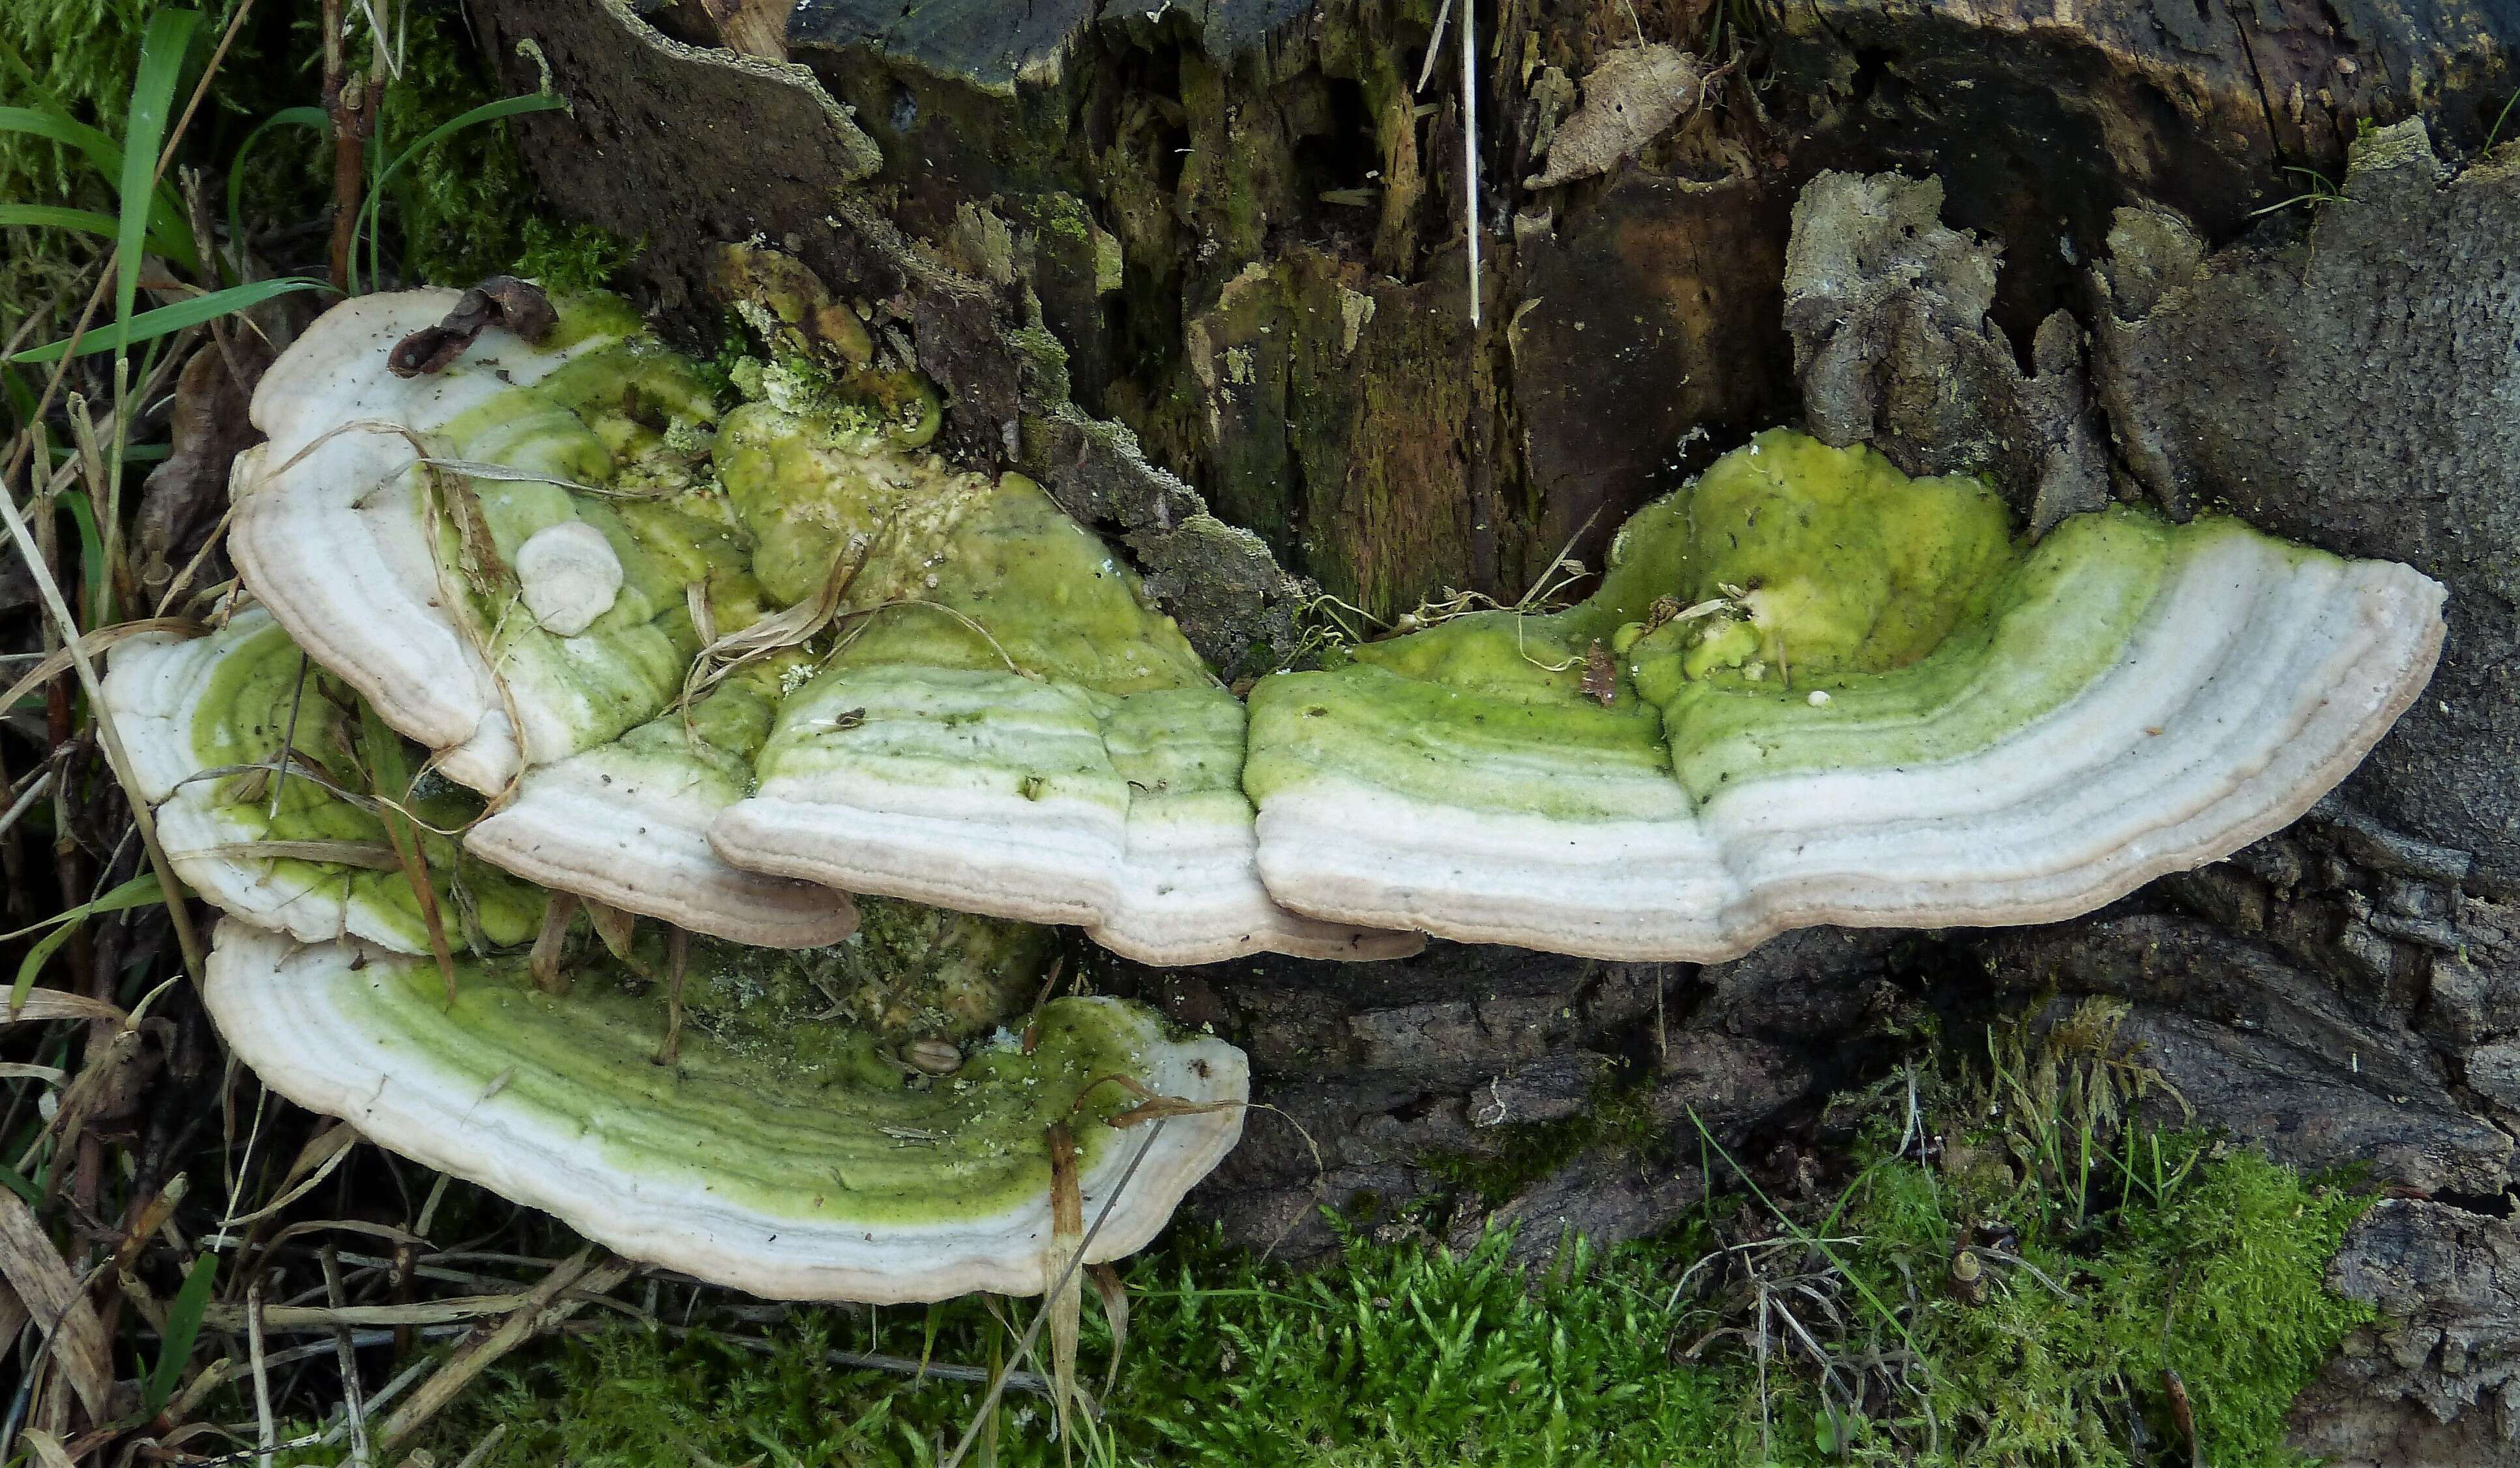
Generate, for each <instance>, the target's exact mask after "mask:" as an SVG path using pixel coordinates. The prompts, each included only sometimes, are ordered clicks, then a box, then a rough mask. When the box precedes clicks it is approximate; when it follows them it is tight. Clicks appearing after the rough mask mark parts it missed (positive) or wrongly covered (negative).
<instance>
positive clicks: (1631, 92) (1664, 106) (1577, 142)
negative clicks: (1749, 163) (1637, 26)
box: [1523, 43, 1706, 189]
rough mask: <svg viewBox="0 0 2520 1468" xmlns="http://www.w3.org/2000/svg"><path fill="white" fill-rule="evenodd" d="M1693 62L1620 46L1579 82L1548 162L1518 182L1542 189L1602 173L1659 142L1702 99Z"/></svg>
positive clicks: (1659, 50)
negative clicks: (1576, 101) (1580, 89)
mask: <svg viewBox="0 0 2520 1468" xmlns="http://www.w3.org/2000/svg"><path fill="white" fill-rule="evenodd" d="M1705 92H1706V76H1705V73H1704V72H1703V71H1701V70H1699V69H1698V66H1697V61H1696V58H1694V57H1692V56H1690V55H1689V54H1688V52H1686V51H1683V50H1681V49H1680V48H1679V47H1677V46H1666V45H1662V44H1660V43H1656V44H1652V45H1645V46H1622V47H1620V48H1619V49H1618V50H1616V51H1613V52H1611V53H1610V54H1609V56H1608V57H1606V58H1604V59H1603V60H1602V62H1601V64H1600V65H1599V66H1598V67H1594V68H1593V69H1592V70H1591V71H1590V72H1588V73H1586V75H1585V77H1584V105H1583V106H1582V107H1581V108H1579V109H1577V110H1576V112H1575V115H1573V116H1571V117H1569V118H1567V119H1566V120H1565V121H1564V122H1561V123H1559V124H1558V127H1557V135H1556V138H1555V139H1554V140H1553V142H1551V144H1550V145H1549V161H1548V162H1547V164H1546V165H1544V166H1543V167H1542V169H1541V171H1540V172H1538V173H1536V174H1533V175H1532V176H1531V177H1529V178H1527V179H1524V180H1523V187H1524V188H1527V189H1548V188H1553V187H1555V186H1556V185H1558V184H1564V183H1572V182H1574V181H1575V180H1576V179H1579V178H1591V177H1593V176H1594V175H1595V174H1598V173H1607V172H1609V171H1610V170H1611V169H1612V168H1614V167H1616V166H1618V164H1619V162H1620V161H1621V160H1622V159H1625V158H1630V157H1634V156H1636V155H1637V154H1638V153H1639V152H1640V151H1641V150H1643V147H1644V146H1645V145H1646V144H1647V143H1650V142H1652V141H1653V140H1654V139H1655V138H1657V137H1660V136H1661V135H1662V132H1663V130H1664V129H1665V128H1667V127H1669V126H1671V125H1672V123H1674V122H1676V121H1678V120H1679V119H1680V115H1681V113H1683V112H1686V111H1688V110H1689V109H1691V108H1693V107H1695V106H1697V104H1698V102H1699V101H1700V100H1701V99H1702V98H1703V97H1704V96H1705Z"/></svg>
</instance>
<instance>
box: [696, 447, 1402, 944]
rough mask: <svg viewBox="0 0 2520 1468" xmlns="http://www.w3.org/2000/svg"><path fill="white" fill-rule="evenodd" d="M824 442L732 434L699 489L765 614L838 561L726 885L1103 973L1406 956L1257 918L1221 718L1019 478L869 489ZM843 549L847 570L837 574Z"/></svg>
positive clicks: (1384, 937)
mask: <svg viewBox="0 0 2520 1468" xmlns="http://www.w3.org/2000/svg"><path fill="white" fill-rule="evenodd" d="M871 463H874V464H877V465H879V463H880V462H879V461H870V460H869V459H868V458H867V457H866V455H865V454H864V453H863V451H858V452H850V451H847V450H845V449H841V450H838V451H835V449H834V446H833V443H832V434H831V432H830V429H829V426H828V424H827V423H822V422H819V421H817V420H816V419H814V418H811V417H803V416H797V415H792V414H788V413H785V412H782V411H780V410H778V409H776V408H774V407H771V406H770V405H767V404H756V405H750V406H747V407H744V408H741V409H738V410H737V411H736V412H735V413H734V414H733V415H731V416H730V417H729V419H728V421H727V423H726V424H725V426H724V428H723V429H722V431H721V433H720V439H719V452H718V467H719V471H720V473H721V474H722V475H723V477H724V480H725V484H726V488H727V492H728V495H729V498H730V499H731V500H732V501H733V502H734V505H735V507H736V511H737V513H738V514H739V516H741V517H742V520H743V521H744V522H745V523H746V524H747V525H750V526H753V527H754V529H755V534H756V536H757V537H758V546H759V550H758V551H757V552H756V559H755V566H756V570H757V573H758V574H759V575H760V576H761V577H762V579H763V584H764V586H765V588H767V589H768V590H770V591H771V592H772V594H773V595H778V596H783V597H795V598H799V599H801V598H802V597H804V596H805V595H807V593H808V590H809V585H810V579H809V578H811V577H812V576H814V575H816V574H828V573H827V572H819V571H818V568H819V567H823V566H826V565H829V564H831V563H832V562H833V559H834V557H835V556H842V555H845V556H849V557H851V560H850V562H849V563H850V566H851V571H850V583H849V589H848V592H847V595H846V597H845V598H844V601H845V603H846V604H848V605H850V606H852V607H860V608H864V609H865V611H866V614H865V615H864V617H863V618H862V619H861V620H860V621H858V622H857V623H856V624H855V625H853V626H852V627H851V628H850V629H849V631H848V633H847V635H846V636H845V638H844V639H843V640H842V642H841V643H840V645H838V646H837V647H836V648H835V649H834V651H833V652H832V655H831V656H830V657H829V658H828V659H827V660H826V661H825V662H824V664H823V666H822V668H821V670H820V671H818V672H815V673H813V674H812V675H811V676H810V677H809V678H807V679H806V680H805V681H803V682H802V683H800V684H799V685H798V686H797V687H796V688H795V689H794V690H793V691H791V692H790V693H789V694H788V695H787V698H786V699H785V701H783V702H782V703H781V705H780V708H779V715H778V719H777V722H776V723H775V724H774V726H773V727H772V729H771V731H770V734H769V737H768V739H767V741H766V742H765V744H764V745H763V747H762V749H761V752H760V754H759V755H758V756H757V757H756V760H755V773H756V778H757V786H756V788H755V790H754V792H753V793H752V794H751V796H750V797H748V798H746V799H744V800H742V801H739V802H737V803H736V804H734V805H733V806H731V807H729V808H728V810H727V811H726V813H725V814H724V815H723V816H721V817H719V818H718V820H717V823H716V824H715V825H714V826H713V827H712V829H711V832H710V839H711V841H712V842H713V843H714V844H715V846H716V847H717V850H718V851H719V853H720V854H721V855H723V856H725V857H726V858H727V859H728V860H729V861H732V862H734V863H736V864H737V865H739V866H742V867H746V868H748V869H752V870H759V871H774V872H780V873H784V874H786V875H789V876H796V877H805V878H810V879H812V880H814V881H819V882H825V883H829V884H831V885H832V886H836V887H842V888H846V889H848V890H850V891H856V892H875V893H883V894H888V895H891V896H896V897H906V898H911V899H914V900H917V901H920V902H930V903H936V904H939V905H941V906H946V907H953V908H962V909H967V910H969V911H972V912H989V913H994V914H997V915H1000V916H1006V917H1016V918H1022V919H1024V920H1027V921H1033V922H1061V923H1075V924H1079V925H1081V926H1083V927H1085V928H1086V929H1087V930H1088V931H1089V932H1090V933H1091V934H1092V936H1093V937H1094V938H1095V940H1096V941H1097V942H1099V943H1101V944H1102V945H1103V946H1104V947H1106V948H1109V949H1111V950H1112V951H1113V952H1115V953H1119V954H1122V955H1124V956H1130V957H1134V958H1139V959H1141V960H1143V961H1147V962H1152V963H1197V962H1206V961H1210V960H1213V959H1218V958H1228V957H1233V956H1237V955H1239V954H1247V953H1251V952H1254V951H1259V950H1269V951H1274V952H1279V953H1287V954H1294V955H1297V956H1308V957H1325V958H1350V957H1355V958H1365V957H1385V956H1395V955H1398V954H1405V953H1411V952H1415V951H1416V949H1417V947H1418V943H1419V942H1420V941H1421V940H1420V939H1418V937H1417V935H1415V934H1405V933H1388V932H1360V931H1357V930H1354V929H1350V928H1346V927H1342V926H1338V925H1335V924H1330V923H1321V922H1315V921H1312V920H1310V919H1306V918H1302V917H1297V916H1295V915H1294V914H1292V913H1290V912H1285V911H1284V910H1283V909H1282V908H1280V907H1279V906H1278V905H1277V904H1275V903H1274V902H1272V901H1270V899H1269V896H1268V894H1267V892H1266V891H1265V890H1263V889H1262V887H1261V885H1260V881H1259V877H1258V873H1257V871H1256V869H1255V867H1254V866H1253V855H1254V852H1255V850H1256V847H1257V841H1256V838H1255V837H1254V836H1253V834H1252V810H1251V806H1250V803H1249V802H1248V800H1247V799H1246V798H1245V797H1244V796H1243V794H1242V789H1241V773H1242V757H1243V709H1242V704H1241V702H1240V700H1238V699H1237V698H1235V697H1234V695H1233V694H1232V693H1230V692H1228V691H1227V690H1225V689H1224V688H1223V687H1221V686H1220V685H1219V684H1218V683H1217V681H1216V679H1215V677H1214V676H1213V675H1212V674H1210V673H1209V672H1208V670H1207V668H1206V667H1205V665H1203V664H1202V663H1201V662H1200V661H1199V659H1198V655H1197V654H1196V653H1195V652H1193V651H1192V650H1191V646H1190V644H1189V643H1188V642H1187V641H1185V640H1184V639H1183V637H1182V635H1181V632H1180V629H1178V628H1177V627H1175V626H1174V625H1173V622H1172V619H1171V618H1170V617H1167V616H1164V615H1163V614H1162V613H1160V612H1158V611H1156V610H1155V609H1153V607H1152V606H1151V605H1149V604H1148V598H1147V595H1146V592H1145V589H1144V588H1143V586H1142V585H1141V584H1140V583H1139V581H1138V579H1137V577H1136V575H1135V574H1134V573H1133V572H1131V571H1130V570H1129V569H1128V568H1127V567H1126V566H1124V565H1122V564H1120V563H1119V561H1118V560H1117V559H1116V558H1115V557H1114V556H1112V554H1111V553H1110V551H1109V550H1108V549H1107V548H1105V547H1104V546H1103V545H1102V542H1101V541H1099V540H1097V539H1096V538H1095V537H1094V536H1093V535H1092V534H1091V533H1090V532H1088V531H1086V530H1085V529H1084V528H1083V527H1082V526H1080V525H1078V524H1076V523H1075V522H1074V521H1073V520H1070V519H1069V518H1068V517H1067V516H1066V514H1065V513H1064V512H1061V511H1060V510H1059V509H1058V507H1057V505H1056V504H1054V503H1053V502H1052V501H1051V499H1050V497H1049V496H1048V495H1047V494H1045V493H1044V492H1043V491H1042V490H1041V488H1040V487H1039V486H1037V485H1035V484H1034V483H1032V481H1030V480H1028V479H1026V478H1024V477H1022V476H1021V475H1018V474H1008V475H1005V476H1003V477H1001V478H999V479H997V480H994V481H992V480H990V479H988V478H987V477H986V476H983V475H978V474H962V475H952V476H946V475H943V474H942V473H941V472H939V471H937V470H934V469H926V470H923V471H921V472H918V473H915V474H913V473H903V472H898V471H896V472H892V473H882V472H872V473H871V472H868V471H867V467H868V466H869V465H870V464H871ZM843 546H846V547H849V548H851V549H849V550H847V551H845V552H844V551H842V549H841V548H842V547H843Z"/></svg>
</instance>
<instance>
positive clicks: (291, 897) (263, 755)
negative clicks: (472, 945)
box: [105, 608, 544, 954]
mask: <svg viewBox="0 0 2520 1468" xmlns="http://www.w3.org/2000/svg"><path fill="white" fill-rule="evenodd" d="M105 697H106V702H107V704H108V705H109V706H110V708H111V709H112V714H113V718H114V721H115V723H116V725H117V726H118V727H119V728H120V730H121V733H122V738H123V742H124V744H125V746H126V747H127V748H128V749H129V750H130V753H131V762H132V768H133V773H134V774H135V775H136V776H137V778H138V779H139V782H140V785H141V790H142V793H143V794H144V795H145V796H147V798H148V799H149V800H150V801H151V802H152V803H153V804H154V805H155V806H156V809H157V815H158V839H159V841H161V842H162V843H163V844H164V846H165V848H166V855H167V858H168V860H169V861H171V862H172V863H173V864H174V867H175V871H176V874H177V875H179V876H181V877H182V878H183V879H184V881H185V882H186V883H188V884H189V885H191V886H192V887H193V888H194V890H196V891H198V892H199V893H201V895H202V896H203V897H204V898H207V899H208V900H209V901H210V902H211V903H212V904H213V905H215V906H217V907H219V908H221V909H223V910H225V911H227V912H231V913H234V914H235V915H236V916H238V917H239V918H242V919H243V920H245V921H247V922H249V923H252V924H254V925H255V926H258V927H267V928H272V929H275V930H277V931H280V932H285V933H287V934H289V935H290V936H292V937H293V938H295V939H297V940H298V941H300V942H305V943H313V942H319V941H322V940H325V939H331V938H344V937H347V938H358V939H363V940H365V941H366V942H368V943H371V944H375V945H377V946H379V947H382V948H386V949H391V950H393V951H395V952H398V953H406V954H420V953H427V951H428V937H427V928H426V919H425V918H424V916H423V915H422V912H421V911H420V906H419V899H418V896H417V894H416V893H415V892H414V891H413V889H412V886H411V884H410V882H409V881H408V880H407V879H406V877H405V875H404V872H403V868H402V864H401V862H400V860H399V859H398V858H397V856H396V855H395V853H394V851H393V848H392V845H391V843H390V842H389V841H388V839H387V835H386V831H385V827H384V824H383V823H382V820H381V819H380V818H379V816H378V814H377V813H376V811H375V810H374V809H372V808H369V807H367V806H364V805H362V804H361V803H360V802H359V801H358V800H356V799H353V798H352V797H351V796H349V795H348V794H346V793H343V792H344V791H345V790H347V789H349V788H352V787H356V786H363V785H365V784H366V783H367V778H366V776H365V775H364V774H363V773H362V772H361V770H360V769H359V758H360V754H359V751H358V750H357V749H356V748H355V747H354V746H355V744H356V743H357V741H358V740H359V739H360V738H361V737H362V735H363V732H362V731H360V730H359V729H358V728H357V724H358V721H357V720H355V719H354V718H351V717H350V716H349V715H348V714H347V713H346V712H345V709H344V707H343V700H342V695H341V694H340V692H339V690H338V686H337V684H335V683H334V682H333V680H332V679H331V677H330V675H328V674H326V673H324V672H323V671H322V670H321V669H317V668H313V667H311V666H310V665H309V664H308V663H307V662H306V660H305V659H304V658H303V657H301V656H300V655H299V653H298V650H297V647H296V646H295V645H293V644H292V643H291V642H290V641H289V636H288V634H287V633H286V632H284V631H282V630H281V628H280V627H279V626H278V624H276V623H274V622H273V621H272V619H271V617H270V614H269V613H267V612H264V611H262V610H260V609H259V608H252V609H248V610H246V611H243V612H240V613H239V614H238V615H237V616H236V617H234V618H233V619H232V620H230V621H229V623H228V625H227V626H226V627H224V628H221V629H219V630H218V631H216V632H213V633H211V634H210V635H208V636H206V637H200V638H186V637H181V636H178V635H175V634H171V633H150V634H146V635H143V636H140V637H135V638H131V639H129V640H127V641H125V642H124V643H123V644H122V645H119V646H117V647H115V648H114V649H113V652H112V663H111V665H110V667H109V670H108V673H107V676H106V680H105ZM284 750H285V751H287V753H286V755H284V753H283V751H284ZM480 809H481V802H480V801H479V800H478V799H476V798H474V797H472V795H470V794H469V793H468V792H465V791H462V790H456V789H449V788H439V789H437V790H436V791H435V792H434V793H431V794H427V795H424V796H420V797H417V798H415V799H414V800H413V801H412V803H411V806H410V811H411V814H412V815H413V816H414V817H415V818H417V820H418V822H419V823H421V825H422V826H423V829H422V830H421V832H420V842H421V851H422V855H423V858H424V860H425V861H426V863H427V867H428V868H429V872H430V877H431V883H432V887H433V891H432V893H431V896H432V897H433V898H434V900H435V902H436V905H437V907H438V908H439V909H440V910H442V911H445V912H459V913H460V914H461V915H462V917H463V920H464V921H466V922H469V923H470V924H471V925H472V927H473V928H474V929H476V930H477V931H478V932H479V933H480V935H481V936H482V938H483V940H484V941H486V942H488V943H493V944H516V943H522V942H525V941H527V940H529V939H531V938H532V937H533V935H534V932H535V930H536V928H537V927H539V926H540V924H541V922H542V914H543V907H544V894H543V893H542V892H541V891H540V890H539V889H537V888H534V887H532V886H529V885H527V884H526V883H524V882H520V881H517V879H515V878H514V877H512V876H509V875H508V874H507V873H505V872H503V871H501V870H499V869H498V868H496V867H490V866H488V865H486V864H484V863H481V862H478V861H466V860H465V859H464V858H463V857H462V856H461V855H459V853H458V849H457V847H456V844H455V843H454V842H453V841H451V840H448V839H446V838H445V837H444V836H441V835H439V834H437V832H438V831H439V830H451V829H454V828H456V827H458V826H460V825H462V824H463V823H466V822H467V821H469V820H471V819H472V818H473V817H475V816H477V815H478V814H479V813H480ZM459 886H460V887H461V889H462V892H461V898H460V900H459V897H458V891H457V888H458V887H459Z"/></svg>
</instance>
